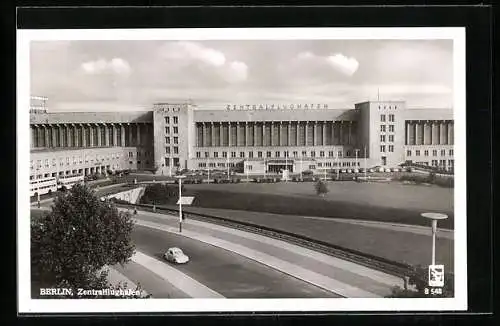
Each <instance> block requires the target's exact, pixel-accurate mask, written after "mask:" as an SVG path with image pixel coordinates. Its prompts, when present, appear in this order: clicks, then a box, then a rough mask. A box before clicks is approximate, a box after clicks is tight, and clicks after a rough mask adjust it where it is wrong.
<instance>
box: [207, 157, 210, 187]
mask: <svg viewBox="0 0 500 326" xmlns="http://www.w3.org/2000/svg"><path fill="white" fill-rule="evenodd" d="M207 170H208V179H207V183H210V154H209V155H208V160H207Z"/></svg>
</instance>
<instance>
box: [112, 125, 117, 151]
mask: <svg viewBox="0 0 500 326" xmlns="http://www.w3.org/2000/svg"><path fill="white" fill-rule="evenodd" d="M111 128H112V130H113V146H118V126H117V125H116V124H114V123H113V124H112V125H111Z"/></svg>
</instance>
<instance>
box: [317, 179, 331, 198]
mask: <svg viewBox="0 0 500 326" xmlns="http://www.w3.org/2000/svg"><path fill="white" fill-rule="evenodd" d="M314 189H315V190H316V195H321V196H324V195H325V194H326V193H328V187H327V186H326V184H325V183H324V182H323V181H321V180H318V181H317V182H316V183H315V184H314Z"/></svg>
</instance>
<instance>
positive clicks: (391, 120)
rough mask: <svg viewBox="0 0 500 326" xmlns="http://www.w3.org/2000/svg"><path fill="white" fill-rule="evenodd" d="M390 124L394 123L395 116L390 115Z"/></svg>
mask: <svg viewBox="0 0 500 326" xmlns="http://www.w3.org/2000/svg"><path fill="white" fill-rule="evenodd" d="M389 122H394V114H389Z"/></svg>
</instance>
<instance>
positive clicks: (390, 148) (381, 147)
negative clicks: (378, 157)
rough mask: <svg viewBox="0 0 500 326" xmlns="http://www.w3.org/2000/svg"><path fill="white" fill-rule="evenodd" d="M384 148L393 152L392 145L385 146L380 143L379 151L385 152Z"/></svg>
mask: <svg viewBox="0 0 500 326" xmlns="http://www.w3.org/2000/svg"><path fill="white" fill-rule="evenodd" d="M386 149H387V151H388V152H389V153H393V152H394V145H389V146H387V147H386V146H385V145H380V151H381V152H382V153H385V150H386Z"/></svg>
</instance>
